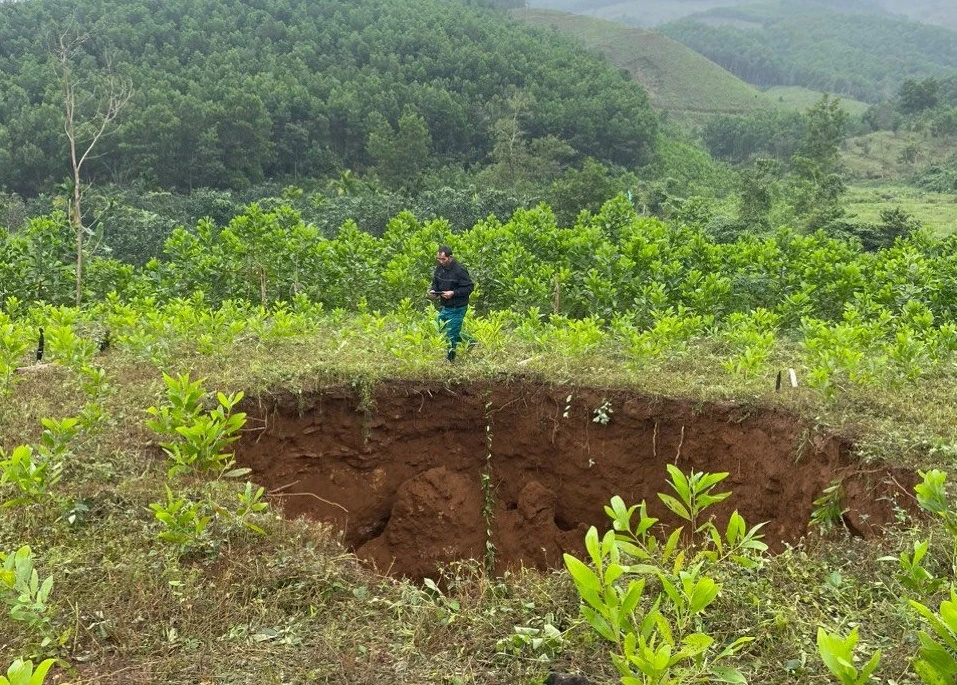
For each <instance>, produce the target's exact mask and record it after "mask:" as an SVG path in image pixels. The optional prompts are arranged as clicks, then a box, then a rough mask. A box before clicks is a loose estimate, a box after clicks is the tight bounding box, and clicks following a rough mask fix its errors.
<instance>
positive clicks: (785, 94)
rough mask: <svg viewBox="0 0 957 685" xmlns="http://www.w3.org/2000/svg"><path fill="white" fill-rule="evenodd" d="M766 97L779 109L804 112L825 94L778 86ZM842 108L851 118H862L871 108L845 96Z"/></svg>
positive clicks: (842, 100)
mask: <svg viewBox="0 0 957 685" xmlns="http://www.w3.org/2000/svg"><path fill="white" fill-rule="evenodd" d="M764 95H765V97H766V98H768V99H769V100H770V101H771V102H772V103H774V104H775V105H776V106H778V107H781V108H783V109H796V110H798V111H801V112H803V111H805V110H807V109H810V108H811V107H813V106H814V105H816V104H817V103H818V102H819V101H820V99H821V97H822V96H823V95H824V93H822V92H820V91H816V90H810V89H809V88H802V87H801V86H776V87H774V88H769V89H768V90H766V91H764ZM841 106H842V107H843V108H844V110H845V111H846V112H847V113H848V114H850V115H851V116H860V115H862V114H864V112H866V111H867V108H868V107H870V105H868V104H867V103H866V102H861V101H860V100H855V99H854V98H851V97H844V96H841Z"/></svg>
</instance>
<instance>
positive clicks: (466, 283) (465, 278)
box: [453, 264, 475, 297]
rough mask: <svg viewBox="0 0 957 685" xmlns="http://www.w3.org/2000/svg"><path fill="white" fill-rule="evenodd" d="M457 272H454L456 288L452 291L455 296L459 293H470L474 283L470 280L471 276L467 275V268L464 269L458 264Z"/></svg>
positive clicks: (473, 288) (459, 294)
mask: <svg viewBox="0 0 957 685" xmlns="http://www.w3.org/2000/svg"><path fill="white" fill-rule="evenodd" d="M458 266H459V268H458V273H457V274H456V277H457V278H456V280H457V281H458V282H457V283H456V288H455V290H454V291H453V292H454V293H455V296H456V297H459V296H461V295H471V294H472V291H473V290H475V283H473V282H472V277H471V276H469V272H468V269H466V268H465V267H464V266H462V265H461V264H459V265H458Z"/></svg>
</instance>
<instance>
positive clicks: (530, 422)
mask: <svg viewBox="0 0 957 685" xmlns="http://www.w3.org/2000/svg"><path fill="white" fill-rule="evenodd" d="M569 398H570V399H569ZM370 400H371V402H370ZM606 402H607V405H605V403H606ZM602 405H605V406H606V410H605V412H604V416H605V417H607V418H608V419H609V420H608V422H607V423H606V424H603V423H600V422H596V421H595V418H596V416H598V417H599V418H600V417H601V416H602V412H600V411H599V412H598V413H597V414H596V410H598V409H599V408H600V407H602ZM362 407H367V408H365V409H363V408H362ZM607 409H610V410H611V411H610V412H608V411H607ZM244 410H245V411H247V412H248V414H249V419H250V420H249V422H248V424H247V425H248V426H249V427H250V430H249V431H248V432H247V434H246V436H245V437H244V439H243V441H242V442H241V443H240V445H239V447H238V450H237V460H238V461H239V463H240V464H241V465H243V466H248V467H251V468H252V469H253V478H254V480H256V481H257V482H259V483H260V484H261V485H264V486H265V487H266V488H267V490H269V491H270V492H271V493H273V495H274V497H275V498H276V499H280V500H281V502H282V507H283V510H284V512H285V514H286V516H289V517H297V516H306V517H309V518H313V519H319V520H324V521H330V522H332V523H334V524H335V525H336V526H337V527H338V528H339V529H340V530H342V531H343V534H344V536H345V541H346V544H348V545H349V546H350V547H351V548H353V549H355V550H356V552H357V554H358V555H359V556H360V557H361V558H363V559H365V560H367V561H369V562H372V563H374V564H375V565H376V566H377V567H378V568H379V569H380V570H383V571H388V572H390V573H393V574H397V575H402V576H407V577H411V578H423V577H426V576H434V575H435V570H436V564H438V563H442V562H449V561H454V560H459V559H466V558H476V559H482V558H484V557H485V554H486V542H487V536H486V530H487V528H488V527H487V525H486V515H487V514H488V513H489V512H491V542H492V543H493V544H494V547H495V550H496V567H497V570H498V571H504V570H505V569H506V568H508V567H516V566H518V565H520V564H524V565H525V566H535V567H538V568H549V567H558V566H560V565H561V563H562V556H561V555H562V553H563V552H571V553H573V554H577V555H581V554H582V550H583V540H584V535H585V532H586V530H587V529H588V527H589V526H591V525H595V526H598V528H599V530H600V531H604V530H606V529H607V528H608V527H609V525H610V522H609V520H608V518H607V516H606V515H605V513H604V506H605V505H606V504H607V503H608V500H609V499H610V498H611V497H612V496H613V495H620V496H621V497H622V498H623V499H624V500H625V503H626V504H629V505H630V504H637V503H639V502H640V501H641V500H646V501H647V504H648V510H649V513H650V514H651V515H653V516H657V517H659V518H660V519H661V520H662V522H663V523H664V524H666V525H669V526H670V525H676V524H677V523H678V521H677V520H676V519H675V518H674V517H673V516H671V515H670V514H669V512H668V511H667V509H666V508H665V507H664V505H663V504H662V503H661V502H660V500H659V499H658V497H657V496H656V493H658V492H671V491H670V488H669V487H668V486H667V485H666V479H667V472H666V468H665V465H666V464H676V465H677V466H678V467H679V468H681V470H682V471H684V472H685V473H687V472H689V471H690V470H691V469H694V470H695V471H708V472H718V471H727V472H728V473H729V474H730V475H729V476H728V478H727V479H725V480H724V481H723V482H722V483H721V484H720V486H719V491H726V490H731V491H732V492H733V493H734V494H733V495H732V497H730V498H729V499H728V500H726V501H725V502H723V503H722V504H720V505H717V506H715V507H713V508H712V509H709V510H708V511H709V513H711V512H713V513H714V515H715V517H716V520H717V522H718V523H719V525H723V524H724V522H725V521H726V520H727V517H728V515H729V514H730V513H731V511H732V510H734V509H737V510H738V511H739V512H740V513H741V515H742V516H744V518H745V520H746V521H747V522H748V524H749V525H753V524H755V523H758V522H761V521H767V522H768V524H767V525H766V526H765V527H764V529H763V531H762V532H763V533H764V535H765V541H766V542H768V543H769V544H770V545H771V547H772V549H775V548H778V549H780V548H781V547H782V546H783V545H784V543H786V542H791V541H795V540H797V539H799V538H800V537H802V536H803V535H805V534H806V533H807V529H808V522H809V520H810V517H811V512H812V509H813V502H814V500H815V499H816V498H818V497H820V496H821V494H822V492H823V491H824V489H825V488H827V487H828V486H829V485H831V484H832V483H833V482H835V481H840V482H841V489H842V493H843V497H842V501H841V504H842V507H844V508H845V509H846V512H845V514H844V524H845V525H846V526H847V527H848V529H849V530H850V531H851V532H852V533H854V534H856V535H862V536H871V535H874V534H878V533H879V532H880V530H881V528H882V527H883V526H884V525H885V524H886V523H888V522H890V521H893V520H894V517H895V513H897V512H898V511H899V508H905V509H908V510H910V509H912V501H913V500H912V498H911V497H910V496H909V494H908V493H909V491H910V489H911V488H912V486H913V485H914V483H915V482H916V481H915V476H914V474H913V473H912V472H910V471H907V470H905V469H899V468H895V467H890V466H880V465H873V464H870V465H862V464H860V463H857V462H855V460H853V459H852V458H851V456H850V443H849V442H847V441H846V440H843V439H841V438H839V437H837V436H822V435H818V434H814V433H813V432H812V431H811V430H810V429H809V428H808V427H807V426H805V425H803V424H802V423H801V422H799V421H798V420H797V419H796V418H794V417H793V416H790V415H787V414H785V413H781V412H778V411H773V410H766V409H755V408H743V407H741V406H737V405H730V404H727V405H724V404H720V405H719V404H704V405H697V404H691V403H689V402H687V401H678V400H661V399H651V398H648V397H644V396H641V395H638V394H636V393H634V392H631V391H624V390H607V389H604V390H603V389H593V388H563V387H556V386H542V385H534V384H526V383H508V384H498V385H489V384H470V385H459V386H445V385H438V384H423V383H390V384H381V385H379V386H377V387H376V389H375V390H374V394H373V396H372V397H367V398H364V399H362V400H360V397H359V396H358V394H357V393H356V392H354V391H352V390H351V389H339V390H330V391H326V392H323V393H321V394H318V395H314V396H311V397H305V398H302V397H294V396H285V397H280V398H278V399H273V400H270V401H268V402H266V401H262V402H260V403H258V404H257V403H255V402H251V401H249V402H247V403H246V406H245V407H244ZM489 455H490V456H489ZM486 473H488V474H489V476H490V478H489V479H488V482H489V483H490V488H486V487H484V486H483V474H486Z"/></svg>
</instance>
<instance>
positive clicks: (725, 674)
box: [711, 666, 748, 685]
mask: <svg viewBox="0 0 957 685" xmlns="http://www.w3.org/2000/svg"><path fill="white" fill-rule="evenodd" d="M711 678H712V679H713V680H716V681H717V682H719V683H734V684H735V685H747V683H748V681H747V679H746V678H745V677H744V675H743V674H742V673H741V671H739V670H738V669H736V668H727V667H726V666H712V667H711Z"/></svg>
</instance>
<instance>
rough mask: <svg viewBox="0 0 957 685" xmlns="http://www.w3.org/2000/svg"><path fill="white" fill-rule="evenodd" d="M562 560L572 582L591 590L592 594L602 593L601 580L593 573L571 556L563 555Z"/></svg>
mask: <svg viewBox="0 0 957 685" xmlns="http://www.w3.org/2000/svg"><path fill="white" fill-rule="evenodd" d="M562 558H563V559H564V560H565V566H566V567H567V568H568V572H569V573H570V574H571V575H572V580H574V581H575V584H576V585H578V586H580V587H584V588H587V589H589V590H593V591H594V592H601V591H602V586H601V580H599V578H598V576H597V575H596V574H595V572H594V571H592V570H591V569H590V568H588V567H587V566H586V565H585V564H583V563H582V562H581V561H579V560H578V559H576V558H575V557H573V556H572V555H571V554H563V555H562Z"/></svg>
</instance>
